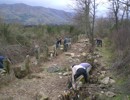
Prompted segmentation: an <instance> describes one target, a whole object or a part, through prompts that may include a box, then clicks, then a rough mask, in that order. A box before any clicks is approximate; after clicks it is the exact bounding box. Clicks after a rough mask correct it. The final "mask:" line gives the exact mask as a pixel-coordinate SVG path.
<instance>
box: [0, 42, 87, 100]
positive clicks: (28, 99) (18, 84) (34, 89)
mask: <svg viewBox="0 0 130 100" xmlns="http://www.w3.org/2000/svg"><path fill="white" fill-rule="evenodd" d="M83 51H85V44H84V43H75V44H73V45H72V48H71V50H69V52H72V53H74V57H73V59H70V57H66V55H65V53H62V54H61V55H59V56H57V57H56V58H54V59H52V60H51V61H48V62H44V63H42V64H41V67H40V68H41V69H43V71H41V72H39V73H32V74H31V75H29V76H27V77H25V78H23V79H16V80H14V81H13V82H11V83H10V84H9V85H7V86H4V87H3V88H1V89H0V100H1V98H3V99H2V100H36V98H35V96H36V94H38V93H40V92H42V93H44V94H45V95H46V96H48V97H49V98H50V99H51V100H57V97H58V95H59V94H61V93H62V92H63V91H64V90H65V89H66V87H67V85H66V83H67V79H68V77H67V76H63V75H60V72H55V73H49V72H48V71H47V69H48V68H49V67H52V66H58V67H60V68H66V67H70V65H72V64H74V63H79V62H80V57H81V56H80V55H81V53H83ZM77 55H79V56H77ZM74 59H75V60H74Z"/></svg>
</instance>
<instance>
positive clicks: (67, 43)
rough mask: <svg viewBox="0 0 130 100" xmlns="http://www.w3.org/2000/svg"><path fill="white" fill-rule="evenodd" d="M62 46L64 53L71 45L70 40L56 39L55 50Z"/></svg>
mask: <svg viewBox="0 0 130 100" xmlns="http://www.w3.org/2000/svg"><path fill="white" fill-rule="evenodd" d="M62 44H63V46H64V51H67V50H68V47H69V45H70V44H71V39H70V38H64V39H62V38H57V39H56V48H59V47H60V45H62Z"/></svg>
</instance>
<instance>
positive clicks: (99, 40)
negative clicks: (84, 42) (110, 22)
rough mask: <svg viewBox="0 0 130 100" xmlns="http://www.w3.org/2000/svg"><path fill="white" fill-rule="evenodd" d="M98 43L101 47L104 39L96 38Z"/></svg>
mask: <svg viewBox="0 0 130 100" xmlns="http://www.w3.org/2000/svg"><path fill="white" fill-rule="evenodd" d="M96 45H97V46H98V47H99V46H100V47H102V40H101V39H96Z"/></svg>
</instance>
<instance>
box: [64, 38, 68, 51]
mask: <svg viewBox="0 0 130 100" xmlns="http://www.w3.org/2000/svg"><path fill="white" fill-rule="evenodd" d="M67 43H68V38H65V39H64V51H65V52H66V51H67V50H68V44H67Z"/></svg>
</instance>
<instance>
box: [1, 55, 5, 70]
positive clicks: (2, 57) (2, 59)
mask: <svg viewBox="0 0 130 100" xmlns="http://www.w3.org/2000/svg"><path fill="white" fill-rule="evenodd" d="M4 59H5V57H4V56H0V68H1V69H3V68H4V66H3V61H4Z"/></svg>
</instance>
